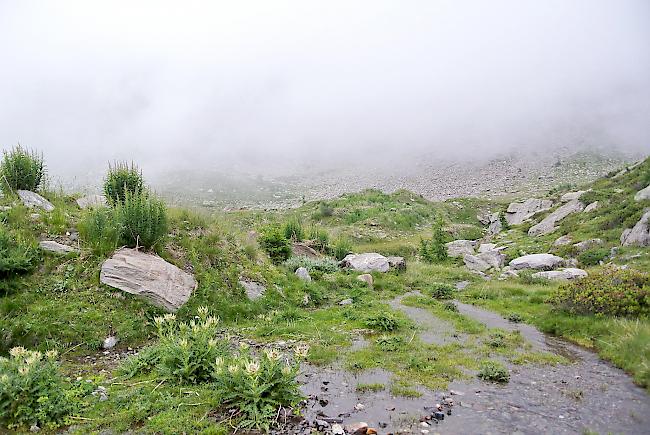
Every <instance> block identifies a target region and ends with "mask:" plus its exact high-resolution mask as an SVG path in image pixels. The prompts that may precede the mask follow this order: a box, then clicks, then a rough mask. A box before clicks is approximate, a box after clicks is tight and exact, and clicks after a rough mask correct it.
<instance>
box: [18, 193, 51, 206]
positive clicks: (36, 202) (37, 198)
mask: <svg viewBox="0 0 650 435" xmlns="http://www.w3.org/2000/svg"><path fill="white" fill-rule="evenodd" d="M17 193H18V196H19V197H20V200H21V201H22V202H23V205H24V206H25V207H29V208H34V207H37V208H42V209H43V210H45V211H52V210H54V206H53V205H52V203H51V202H50V201H48V200H47V199H45V198H43V197H42V196H41V195H39V194H38V193H36V192H32V191H30V190H18V191H17Z"/></svg>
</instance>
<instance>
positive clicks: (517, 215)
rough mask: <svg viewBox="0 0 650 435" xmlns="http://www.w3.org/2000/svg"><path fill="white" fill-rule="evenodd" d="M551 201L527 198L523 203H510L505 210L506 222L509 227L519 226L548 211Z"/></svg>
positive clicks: (551, 204)
mask: <svg viewBox="0 0 650 435" xmlns="http://www.w3.org/2000/svg"><path fill="white" fill-rule="evenodd" d="M552 206H553V201H551V200H549V199H537V198H529V199H527V200H526V201H524V202H513V203H510V205H509V206H508V209H507V210H506V221H507V222H508V223H509V224H510V225H519V224H521V223H523V222H524V221H526V220H528V219H530V218H531V217H533V216H535V215H536V214H537V213H540V212H542V211H546V210H550V209H551V207H552Z"/></svg>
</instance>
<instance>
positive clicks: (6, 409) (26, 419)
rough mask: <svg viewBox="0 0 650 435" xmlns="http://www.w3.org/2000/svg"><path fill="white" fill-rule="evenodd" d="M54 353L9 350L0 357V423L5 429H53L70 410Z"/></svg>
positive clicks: (70, 404)
mask: <svg viewBox="0 0 650 435" xmlns="http://www.w3.org/2000/svg"><path fill="white" fill-rule="evenodd" d="M56 356H57V355H56V352H54V351H50V352H46V353H45V354H43V353H41V352H35V351H28V350H25V349H24V348H22V347H15V348H13V349H11V350H10V352H9V358H4V357H0V422H1V423H2V425H4V426H5V427H8V428H18V427H20V426H24V425H31V424H37V425H39V426H41V427H43V426H50V427H56V426H57V425H58V424H60V423H62V422H63V419H64V418H65V417H66V416H67V415H68V414H69V413H70V411H71V410H72V409H73V404H72V402H71V401H70V400H68V399H69V397H68V394H67V388H66V384H65V381H64V378H63V376H62V375H61V373H60V372H59V367H58V364H57V362H56Z"/></svg>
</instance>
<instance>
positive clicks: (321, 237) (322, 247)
mask: <svg viewBox="0 0 650 435" xmlns="http://www.w3.org/2000/svg"><path fill="white" fill-rule="evenodd" d="M309 238H310V239H311V240H313V244H312V247H313V248H314V249H316V250H317V251H319V252H322V253H327V252H329V248H330V235H329V233H328V232H327V230H325V229H324V228H318V227H312V228H311V230H310V231H309Z"/></svg>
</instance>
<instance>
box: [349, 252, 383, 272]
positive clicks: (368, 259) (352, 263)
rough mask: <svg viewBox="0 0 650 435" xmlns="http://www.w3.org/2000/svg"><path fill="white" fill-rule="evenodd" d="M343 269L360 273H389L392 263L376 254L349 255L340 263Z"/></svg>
mask: <svg viewBox="0 0 650 435" xmlns="http://www.w3.org/2000/svg"><path fill="white" fill-rule="evenodd" d="M340 265H341V267H345V268H349V269H353V270H356V271H358V272H366V273H367V272H388V270H389V269H390V263H389V262H388V258H386V257H384V256H383V255H381V254H377V253H376V252H368V253H365V254H349V255H347V256H346V257H345V258H344V259H343V260H342V261H341V263H340Z"/></svg>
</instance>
